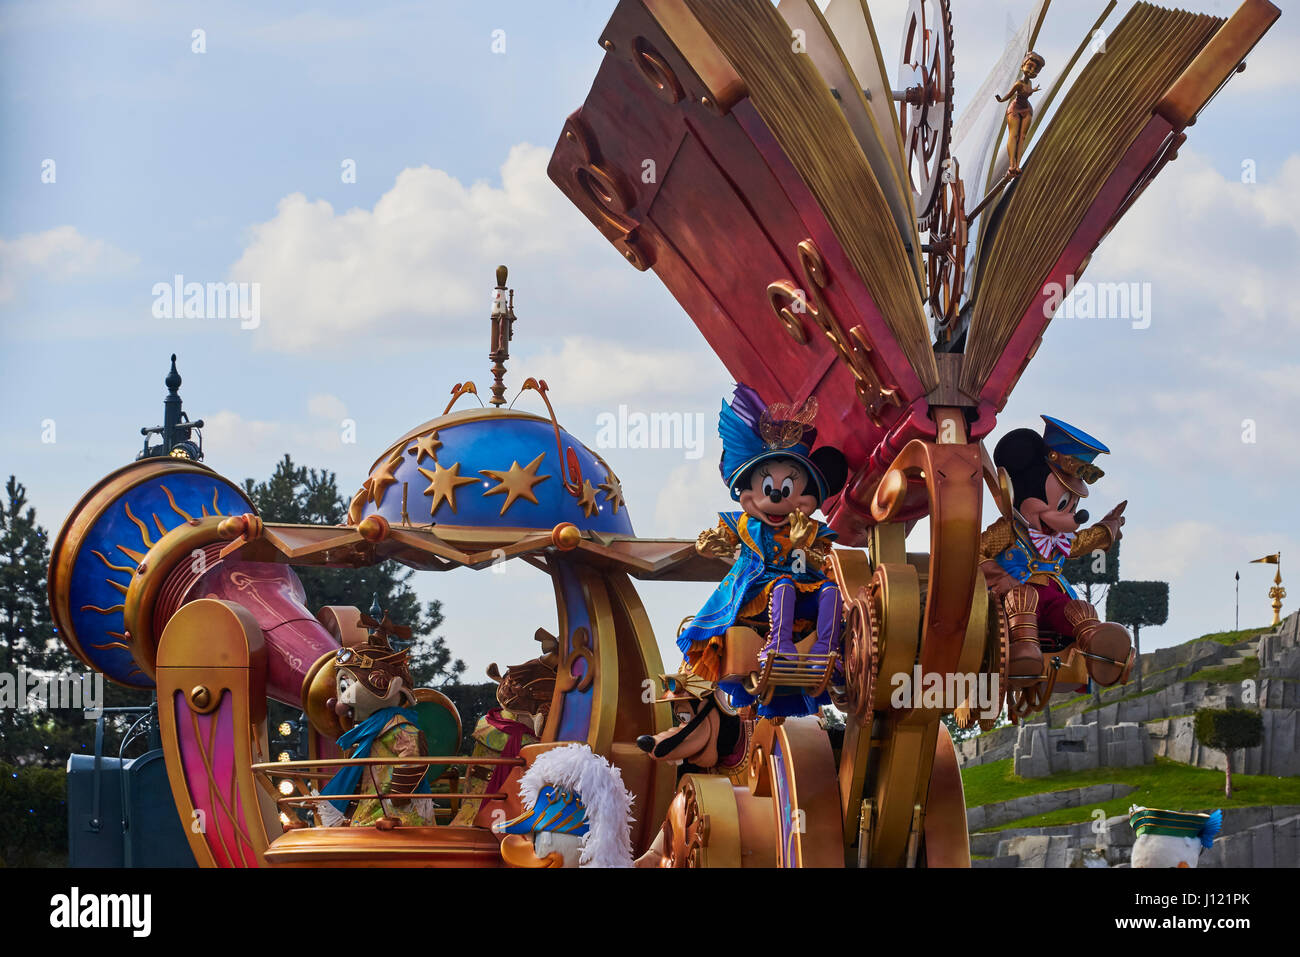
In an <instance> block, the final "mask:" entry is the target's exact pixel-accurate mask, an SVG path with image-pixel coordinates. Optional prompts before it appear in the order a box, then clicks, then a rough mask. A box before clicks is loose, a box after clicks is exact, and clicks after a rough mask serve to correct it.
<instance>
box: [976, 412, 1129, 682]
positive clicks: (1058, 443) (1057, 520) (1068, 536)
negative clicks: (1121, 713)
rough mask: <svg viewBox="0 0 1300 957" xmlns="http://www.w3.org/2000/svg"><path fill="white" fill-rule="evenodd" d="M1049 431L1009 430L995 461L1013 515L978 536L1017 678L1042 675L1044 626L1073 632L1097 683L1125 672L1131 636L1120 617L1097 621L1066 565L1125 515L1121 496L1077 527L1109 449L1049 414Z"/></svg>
mask: <svg viewBox="0 0 1300 957" xmlns="http://www.w3.org/2000/svg"><path fill="white" fill-rule="evenodd" d="M1042 418H1043V421H1044V422H1045V423H1046V425H1045V427H1044V430H1043V435H1042V436H1039V435H1038V433H1037V432H1035V431H1034V430H1033V429H1016V430H1015V431H1013V432H1009V433H1008V434H1007V435H1005V436H1003V438H1002V440H1001V441H1000V442H998V444H997V447H996V448H995V449H994V450H993V461H994V463H995V464H996V465H997V466H998V467H999V469H1000V470H1004V471H1005V473H1006V478H1007V479H1008V480H1009V484H1010V489H1009V493H1010V494H1009V495H1006V498H1007V499H1009V501H1006V502H1004V503H1003V504H1004V505H1005V506H1009V509H1008V511H1009V517H1003V518H1000V519H998V520H997V521H996V522H994V523H993V524H992V525H991V526H990V527H989V528H988V529H987V530H986V531H985V532H984V534H983V535H982V536H980V557H981V558H982V559H983V562H982V563H981V566H980V567H981V568H982V569H983V570H984V574H985V576H986V578H987V580H988V583H989V587H991V588H992V589H993V591H994V592H995V593H996V594H998V595H1000V596H1002V598H1003V607H1004V608H1005V610H1006V613H1007V617H1008V621H1009V625H1010V630H1011V636H1010V637H1011V648H1010V661H1009V665H1008V669H1007V670H1008V680H1009V681H1010V683H1011V684H1012V686H1013V687H1021V686H1024V685H1026V684H1033V683H1035V682H1037V681H1039V680H1040V678H1041V677H1042V669H1043V652H1042V646H1041V644H1040V642H1039V626H1040V625H1043V626H1046V628H1047V629H1048V630H1050V631H1052V632H1055V633H1056V634H1057V635H1059V636H1060V637H1061V638H1063V639H1065V641H1066V642H1067V643H1068V642H1070V641H1073V642H1074V644H1075V646H1076V647H1077V648H1078V650H1079V651H1080V652H1081V653H1082V654H1083V655H1084V656H1085V659H1086V661H1087V668H1088V674H1089V676H1090V677H1091V678H1092V680H1093V681H1095V682H1097V684H1099V685H1113V684H1115V683H1116V682H1119V681H1121V680H1127V677H1128V671H1129V668H1130V667H1131V665H1132V640H1131V639H1130V638H1129V634H1128V632H1127V631H1125V630H1124V629H1123V628H1122V627H1121V626H1120V625H1117V624H1115V623H1114V622H1103V621H1101V620H1100V618H1099V616H1098V614H1097V609H1096V608H1094V607H1093V606H1092V605H1091V604H1089V603H1088V602H1086V601H1084V600H1083V599H1081V598H1080V597H1079V596H1078V594H1076V593H1075V591H1074V589H1073V588H1072V587H1071V586H1070V583H1069V582H1068V581H1066V580H1065V578H1064V577H1063V576H1062V574H1061V572H1062V569H1063V567H1064V565H1065V560H1066V559H1067V558H1077V557H1079V556H1081V555H1087V554H1089V553H1090V552H1092V551H1094V550H1096V549H1101V550H1103V551H1104V550H1107V549H1109V548H1110V546H1111V545H1112V544H1113V543H1114V542H1117V541H1119V538H1120V535H1121V532H1120V527H1121V526H1122V525H1123V524H1124V517H1123V512H1124V506H1125V505H1126V504H1128V503H1127V502H1121V503H1120V504H1119V505H1117V506H1116V507H1115V508H1113V509H1112V510H1111V511H1110V512H1109V513H1108V514H1107V515H1106V516H1105V517H1104V518H1103V519H1102V520H1101V521H1100V522H1098V523H1097V524H1095V525H1092V526H1090V527H1089V528H1085V529H1084V530H1083V531H1079V526H1080V525H1082V524H1083V523H1084V522H1086V521H1087V520H1088V513H1087V511H1085V510H1083V509H1080V510H1079V511H1075V508H1076V507H1077V506H1078V504H1079V500H1080V499H1082V498H1086V497H1087V495H1088V486H1089V485H1090V484H1092V483H1093V482H1096V481H1097V480H1098V479H1099V478H1101V477H1102V475H1104V474H1105V473H1103V472H1102V470H1101V469H1099V468H1098V467H1097V466H1095V465H1093V464H1092V463H1093V460H1094V459H1095V458H1096V457H1097V456H1098V455H1099V454H1101V453H1104V452H1109V451H1110V450H1109V449H1107V448H1106V446H1104V445H1102V444H1101V443H1100V442H1098V441H1097V440H1096V439H1094V438H1093V437H1092V436H1090V435H1088V434H1087V433H1086V432H1083V431H1080V430H1079V429H1076V428H1075V427H1074V426H1072V425H1067V424H1066V423H1064V422H1062V421H1061V420H1059V419H1054V418H1052V417H1050V416H1046V415H1045V416H1043V417H1042Z"/></svg>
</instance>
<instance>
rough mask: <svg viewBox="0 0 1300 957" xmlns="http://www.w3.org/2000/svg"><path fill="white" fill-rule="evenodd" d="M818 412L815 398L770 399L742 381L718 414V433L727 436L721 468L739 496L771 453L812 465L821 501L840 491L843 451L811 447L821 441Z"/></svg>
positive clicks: (809, 467)
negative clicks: (747, 477) (800, 400)
mask: <svg viewBox="0 0 1300 957" xmlns="http://www.w3.org/2000/svg"><path fill="white" fill-rule="evenodd" d="M816 417H817V400H816V399H815V398H811V397H810V398H809V399H808V401H806V402H805V403H804V404H803V405H801V406H799V407H798V408H795V407H794V406H792V405H787V404H785V403H774V404H772V405H767V404H765V403H764V402H763V400H762V399H761V398H759V395H758V393H757V392H755V391H754V390H753V389H751V388H750V387H749V386H747V385H737V386H736V392H735V395H734V396H733V397H732V399H731V403H730V404H728V403H726V402H723V403H722V412H721V413H720V414H719V416H718V435H720V436H721V437H722V461H721V462H719V463H718V470H719V471H720V472H721V473H722V480H723V481H724V482H726V483H727V487H728V488H729V489H731V497H732V499H733V500H734V501H739V500H740V493H741V491H742V489H741V488H740V481H741V479H742V478H744V476H745V473H746V472H748V471H749V470H750V469H752V468H753V467H754V466H756V465H758V464H759V463H760V462H765V461H768V460H769V459H794V460H795V461H796V462H798V463H799V464H800V465H802V466H803V467H804V468H805V469H807V470H808V474H809V475H811V476H812V477H813V481H814V482H816V483H817V498H818V501H825V500H826V499H827V498H828V497H829V496H831V495H834V494H835V493H836V492H838V491H839V490H840V486H842V485H843V484H844V474H843V473H844V470H845V468H844V464H843V459H844V457H843V455H842V454H840V452H839V451H838V450H836V449H831V448H828V447H823V448H820V449H818V450H817V451H816V452H813V451H812V447H813V445H814V444H815V443H816V442H817V430H816V429H815V428H813V421H814V420H815V419H816Z"/></svg>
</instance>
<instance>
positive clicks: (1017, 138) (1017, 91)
mask: <svg viewBox="0 0 1300 957" xmlns="http://www.w3.org/2000/svg"><path fill="white" fill-rule="evenodd" d="M1045 62H1046V61H1045V60H1044V59H1043V58H1042V57H1041V56H1039V55H1038V54H1037V53H1035V52H1034V51H1033V50H1030V51H1029V52H1028V53H1026V54H1025V60H1024V62H1023V63H1021V64H1020V79H1018V80H1016V82H1015V83H1012V84H1011V89H1010V90H1008V91H1007V95H1006V96H995V97H993V99H995V100H997V101H998V102H999V103H1006V104H1007V162H1008V166H1007V174H1008V175H1010V176H1019V175H1020V158H1021V156H1022V155H1023V154H1024V151H1025V141H1026V140H1028V139H1029V127H1030V125H1032V123H1033V121H1034V108H1033V106H1032V105H1031V104H1030V102H1029V98H1030V97H1031V96H1032V95H1033V94H1035V93H1037V92H1038V91H1039V90H1040V89H1042V87H1038V86H1034V85H1033V80H1034V78H1035V77H1036V76H1038V71H1040V70H1041V69H1042V68H1043V64H1044V63H1045ZM1008 101H1009V102H1008Z"/></svg>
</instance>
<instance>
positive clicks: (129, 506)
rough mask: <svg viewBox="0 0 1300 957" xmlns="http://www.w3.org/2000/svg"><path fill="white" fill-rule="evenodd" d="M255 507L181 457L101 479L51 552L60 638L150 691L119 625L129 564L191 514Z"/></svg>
mask: <svg viewBox="0 0 1300 957" xmlns="http://www.w3.org/2000/svg"><path fill="white" fill-rule="evenodd" d="M256 511H257V510H256V509H255V508H254V507H253V505H252V503H251V502H250V501H249V500H248V497H247V496H246V495H245V494H244V492H243V490H242V489H240V488H239V487H238V486H237V485H235V484H234V483H232V482H230V481H229V480H228V479H226V478H224V477H222V476H221V475H218V474H217V473H216V472H214V471H212V470H211V469H209V468H207V467H206V466H204V465H200V464H198V463H196V462H191V461H189V460H187V459H179V458H153V459H145V460H143V461H139V462H133V463H132V464H130V465H128V466H126V467H125V468H122V469H118V470H117V471H116V472H113V473H112V474H110V475H108V476H106V477H105V478H104V479H103V480H102V481H100V482H99V484H98V485H96V486H95V487H94V488H92V489H91V490H90V491H89V492H87V493H86V495H85V496H83V497H82V499H81V501H80V502H78V503H77V505H76V507H75V508H74V509H73V510H72V514H70V515H69V516H68V519H67V521H66V522H65V523H64V525H63V528H62V529H61V530H60V532H59V536H58V538H57V539H56V540H55V543H54V548H53V550H52V553H51V555H50V573H49V590H50V608H51V609H52V611H53V613H54V623H55V626H56V627H57V628H58V632H59V637H60V638H61V639H62V640H63V643H64V644H65V645H67V647H68V649H69V650H70V651H71V652H72V653H73V654H75V655H76V656H77V657H78V658H80V659H81V660H82V661H83V662H85V663H86V664H87V665H89V666H90V667H92V668H94V669H95V670H96V671H99V672H101V673H102V674H103V675H104V676H105V677H106V678H108V679H110V680H112V681H116V682H117V683H119V684H123V685H127V686H128V687H132V688H152V687H153V686H154V683H153V680H152V679H151V678H150V677H149V676H148V675H147V674H146V673H145V672H144V671H142V670H141V669H140V667H139V665H138V664H137V662H136V660H135V658H134V656H133V655H132V654H131V648H130V645H129V644H128V638H127V635H126V630H125V625H124V623H123V610H124V600H125V598H126V593H127V589H128V588H129V587H130V584H131V579H132V577H133V576H134V575H135V571H136V568H137V567H138V566H139V565H140V563H141V562H142V561H143V560H144V557H145V555H146V554H148V552H149V549H151V548H152V547H153V546H154V545H155V544H157V542H158V540H159V539H161V538H162V537H163V536H164V535H165V534H167V532H169V531H171V530H172V529H173V528H176V527H177V526H178V525H181V524H183V523H185V522H187V521H189V520H190V519H192V518H193V519H202V518H208V517H211V516H215V515H242V514H244V513H248V512H252V513H256Z"/></svg>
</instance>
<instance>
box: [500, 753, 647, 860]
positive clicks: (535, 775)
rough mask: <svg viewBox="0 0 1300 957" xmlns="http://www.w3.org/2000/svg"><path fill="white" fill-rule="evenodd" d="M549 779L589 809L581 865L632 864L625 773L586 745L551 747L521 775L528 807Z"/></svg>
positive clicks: (521, 788) (629, 797)
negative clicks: (620, 772)
mask: <svg viewBox="0 0 1300 957" xmlns="http://www.w3.org/2000/svg"><path fill="white" fill-rule="evenodd" d="M548 784H550V785H554V786H555V787H557V788H560V789H562V790H569V791H573V792H574V793H576V794H577V795H578V796H579V797H580V798H581V799H582V805H583V807H584V808H586V810H587V825H588V827H589V830H588V832H587V835H586V837H584V838H583V839H582V845H581V846H582V853H581V856H580V857H579V859H578V866H579V867H632V866H633V860H632V821H633V819H632V795H631V794H630V793H629V792H628V790H627V788H626V787H625V786H624V784H623V775H621V774H619V771H618V768H616V767H614V766H613V765H612V764H610V763H609V762H608V761H606V760H605V759H604V758H602V757H601V756H600V755H598V754H596V753H595V752H593V751H592V750H591V748H590V747H588V746H587V745H585V744H569V745H565V746H564V747H562V748H552V749H551V750H550V751H545V752H543V753H542V754H540V755H538V756H537V759H536V760H535V761H533V764H532V767H530V768H529V769H528V770H527V771H525V772H524V775H523V777H522V778H520V780H519V796H520V798H522V800H523V802H524V806H525V807H532V806H533V805H534V804H536V802H537V795H538V793H539V792H540V791H541V790H542V788H544V787H546V786H547V785H548Z"/></svg>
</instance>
